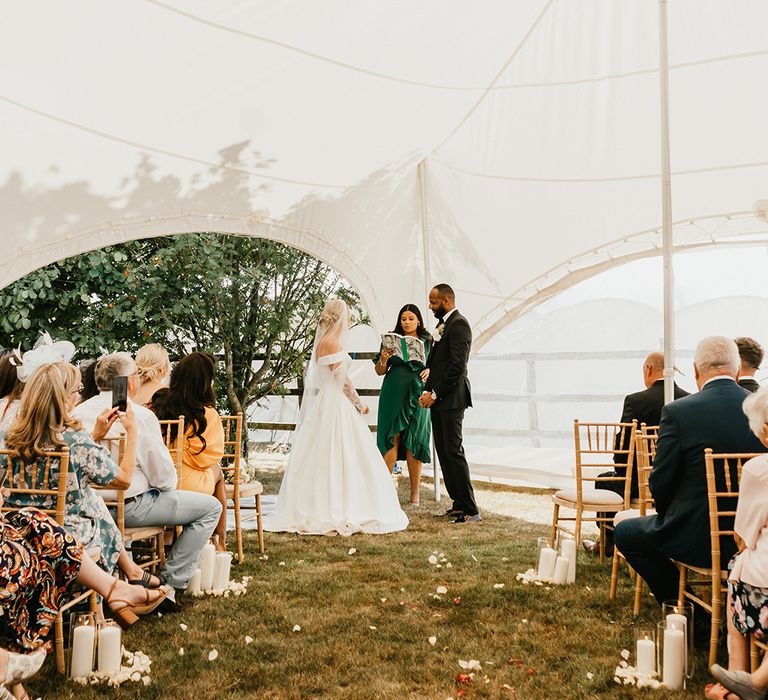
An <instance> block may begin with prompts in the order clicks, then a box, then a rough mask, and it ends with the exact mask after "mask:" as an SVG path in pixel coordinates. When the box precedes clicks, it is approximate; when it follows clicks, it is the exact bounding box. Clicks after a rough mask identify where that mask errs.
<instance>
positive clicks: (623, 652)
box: [621, 649, 629, 661]
mask: <svg viewBox="0 0 768 700" xmlns="http://www.w3.org/2000/svg"><path fill="white" fill-rule="evenodd" d="M621 658H622V659H624V660H625V661H626V660H627V659H628V658H629V649H622V650H621Z"/></svg>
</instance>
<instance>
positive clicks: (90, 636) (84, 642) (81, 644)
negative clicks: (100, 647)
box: [69, 625, 96, 678]
mask: <svg viewBox="0 0 768 700" xmlns="http://www.w3.org/2000/svg"><path fill="white" fill-rule="evenodd" d="M95 638H96V628H95V627H94V626H93V625H78V626H77V627H75V629H74V630H73V631H72V650H71V654H72V662H71V664H70V669H69V676H70V678H85V677H86V676H87V675H88V674H89V673H90V672H91V671H93V642H94V640H95Z"/></svg>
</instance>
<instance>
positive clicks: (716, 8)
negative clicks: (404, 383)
mask: <svg viewBox="0 0 768 700" xmlns="http://www.w3.org/2000/svg"><path fill="white" fill-rule="evenodd" d="M3 14H4V16H3V21H2V22H1V23H0V65H2V66H3V70H2V78H1V79H0V123H1V124H2V130H1V131H0V153H2V156H1V157H0V211H2V215H3V216H2V224H3V227H2V233H0V236H1V237H2V242H3V250H4V255H3V256H2V257H1V258H0V287H2V286H4V285H6V284H9V283H10V282H12V281H14V280H15V279H18V278H19V277H21V276H23V275H24V274H26V273H28V272H30V271H32V270H34V269H36V268H38V267H40V266H42V265H45V264H48V263H50V262H52V261H55V260H58V259H61V258H63V257H66V256H69V255H73V254H76V253H79V252H82V251H86V250H89V249H93V248H98V247H102V246H105V245H109V244H112V243H116V242H119V241H125V240H129V239H135V238H142V237H147V236H155V235H164V234H172V233H181V232H188V231H200V230H208V231H220V232H229V233H236V234H246V235H257V236H266V237H269V238H274V239H276V240H280V241H284V242H286V243H288V244H291V245H294V246H296V247H298V248H301V249H303V250H306V251H308V252H310V253H312V254H314V255H316V256H318V257H319V258H321V259H323V260H325V261H327V262H328V263H330V264H332V265H333V266H334V267H335V268H337V269H338V270H339V271H340V272H341V273H342V274H344V275H345V276H346V277H347V278H348V279H349V280H350V281H351V282H352V283H353V284H354V285H355V286H356V287H357V288H358V290H359V291H360V293H361V294H362V297H363V300H364V303H365V304H366V306H367V307H368V310H369V312H370V314H371V317H372V320H373V323H374V326H375V327H376V328H377V329H383V328H384V327H385V326H388V325H391V323H392V321H393V316H394V313H395V312H396V310H397V308H399V307H400V305H401V304H402V303H404V302H406V301H416V302H418V303H419V304H420V305H422V307H423V305H424V298H425V294H426V289H428V288H429V287H430V286H431V285H432V284H434V283H436V282H440V281H446V282H449V283H451V284H453V285H454V287H455V288H456V290H457V293H458V304H459V306H460V307H461V308H462V310H463V311H464V313H465V314H466V315H467V316H468V317H469V318H470V319H471V320H472V322H473V323H474V325H475V331H476V337H477V342H476V344H475V347H476V349H479V348H480V347H481V346H482V345H483V344H484V343H485V342H487V340H489V339H490V338H491V337H492V336H493V334H494V333H496V332H497V331H498V330H500V329H501V328H502V327H503V326H504V325H505V324H506V323H508V321H509V320H511V319H512V318H514V317H516V316H518V315H519V314H520V313H521V312H523V311H525V310H527V309H529V308H531V307H532V306H533V305H535V304H536V303H538V302H539V301H541V300H543V299H546V298H548V297H550V296H551V295H552V294H554V293H556V292H558V291H560V290H562V289H564V288H566V287H567V286H569V285H571V284H572V283H574V282H575V281H578V280H580V279H583V278H585V277H588V276H589V275H591V274H594V273H595V272H598V271H600V270H603V269H606V268H608V267H610V266H614V265H617V264H619V263H621V262H623V261H626V260H629V259H632V258H636V257H642V256H648V255H656V254H658V253H659V252H660V231H659V228H660V225H661V205H660V174H659V173H660V133H659V76H658V62H659V59H658V55H659V47H658V9H657V4H656V3H655V2H652V1H649V0H622V1H621V2H617V1H616V0H580V2H566V1H565V0H526V1H523V0H520V1H519V2H508V0H493V1H492V0H488V1H487V2H483V3H475V4H472V5H468V4H467V3H466V2H460V1H458V0H455V1H446V0H423V1H421V2H417V3H414V2H407V3H406V2H400V1H397V2H387V3H382V2H379V1H378V0H357V1H356V2H341V1H340V0H327V1H326V2H322V3H316V2H309V1H307V0H304V1H303V2H302V1H300V0H285V1H284V2H280V3H275V2H268V1H266V0H260V1H257V0H248V1H247V2H242V1H241V2H228V3H210V2H202V1H201V0H185V1H184V2H182V1H181V0H168V1H167V2H165V1H159V0H144V1H139V0H136V1H134V2H117V3H99V2H95V1H87V0H72V1H70V2H66V3H56V2H53V1H52V0H50V1H48V2H42V1H39V2H35V1H34V0H33V1H31V2H27V3H21V4H18V3H17V4H14V6H13V9H12V10H11V8H10V7H6V8H5V11H4V13H3ZM767 26H768V4H766V3H765V2H763V1H762V0H741V1H740V2H738V3H732V2H727V1H725V0H670V3H669V61H670V109H671V116H670V121H671V144H672V147H671V165H672V174H673V180H672V183H673V185H672V186H673V218H674V220H675V221H676V226H675V244H676V246H677V248H678V249H680V248H682V247H694V246H706V245H712V244H720V243H726V244H730V245H738V244H743V243H745V242H747V241H755V240H764V239H765V238H766V234H767V233H768V230H767V227H766V224H765V221H764V220H762V219H759V218H757V217H756V216H755V215H754V214H753V205H754V202H755V201H756V200H759V199H762V198H766V197H768V137H766V124H768V99H766V94H765V76H766V75H768V34H766V31H765V28H766V27H767Z"/></svg>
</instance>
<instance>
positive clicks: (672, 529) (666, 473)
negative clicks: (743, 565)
mask: <svg viewBox="0 0 768 700" xmlns="http://www.w3.org/2000/svg"><path fill="white" fill-rule="evenodd" d="M747 396H749V392H748V391H747V390H746V389H742V388H741V387H740V386H738V385H737V384H736V382H735V381H733V380H731V379H716V380H714V381H711V382H709V383H708V384H706V385H705V386H704V387H703V388H702V389H701V391H700V392H699V393H698V394H691V395H690V396H686V397H684V398H682V399H678V400H677V401H674V402H672V403H671V404H668V405H667V406H665V407H664V410H663V411H662V414H661V427H660V429H659V442H658V446H657V449H656V458H655V459H654V461H653V469H652V470H651V475H650V483H649V485H650V488H651V493H652V495H653V498H654V500H655V502H656V513H657V514H656V515H649V516H646V517H644V518H633V519H631V520H625V521H624V522H622V523H620V524H619V525H617V527H616V532H615V541H616V545H617V546H618V548H619V549H620V550H621V552H622V554H623V555H624V556H625V557H626V559H627V561H628V562H629V564H630V566H632V567H633V568H634V569H635V570H636V571H638V572H639V574H640V575H641V576H642V577H643V579H645V581H646V582H647V583H648V586H649V588H650V589H651V592H652V593H653V595H654V596H655V597H656V600H658V601H659V602H660V603H662V602H664V601H665V600H670V599H673V598H676V597H677V587H678V572H677V567H676V566H675V565H674V564H673V563H672V561H671V560H672V559H675V560H677V561H681V562H684V563H686V564H691V565H692V566H703V567H709V566H711V564H712V561H711V559H712V554H711V541H710V530H709V507H708V501H707V478H706V468H705V466H704V449H705V448H707V447H710V448H712V450H713V451H714V452H715V453H718V452H765V451H766V448H765V447H763V444H762V443H761V442H760V441H759V440H758V439H757V438H756V437H755V436H754V435H753V433H752V431H751V430H750V429H749V424H748V422H747V417H746V416H745V415H744V412H743V411H742V408H741V405H742V403H743V402H744V399H745V398H747ZM734 506H735V504H734ZM734 510H735V507H734ZM735 552H736V544H735V543H730V546H729V543H726V542H725V541H723V542H722V549H721V561H720V562H719V565H720V566H721V567H722V568H726V567H727V564H728V561H729V560H730V558H731V557H732V556H733V555H734V553H735ZM715 565H717V563H716V564H715Z"/></svg>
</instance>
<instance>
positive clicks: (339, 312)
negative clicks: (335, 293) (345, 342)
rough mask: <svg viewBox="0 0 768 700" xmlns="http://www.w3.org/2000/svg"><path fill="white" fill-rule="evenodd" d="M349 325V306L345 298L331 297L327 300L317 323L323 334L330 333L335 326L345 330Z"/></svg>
mask: <svg viewBox="0 0 768 700" xmlns="http://www.w3.org/2000/svg"><path fill="white" fill-rule="evenodd" d="M348 325H349V308H348V307H347V304H346V302H345V301H344V300H343V299H329V300H328V301H326V302H325V306H324V307H323V310H322V312H321V313H320V320H319V322H318V324H317V326H318V330H319V331H320V333H321V334H325V333H328V332H329V331H330V330H331V329H332V328H334V326H339V328H340V331H341V332H343V331H345V330H346V329H347V326H348Z"/></svg>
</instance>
